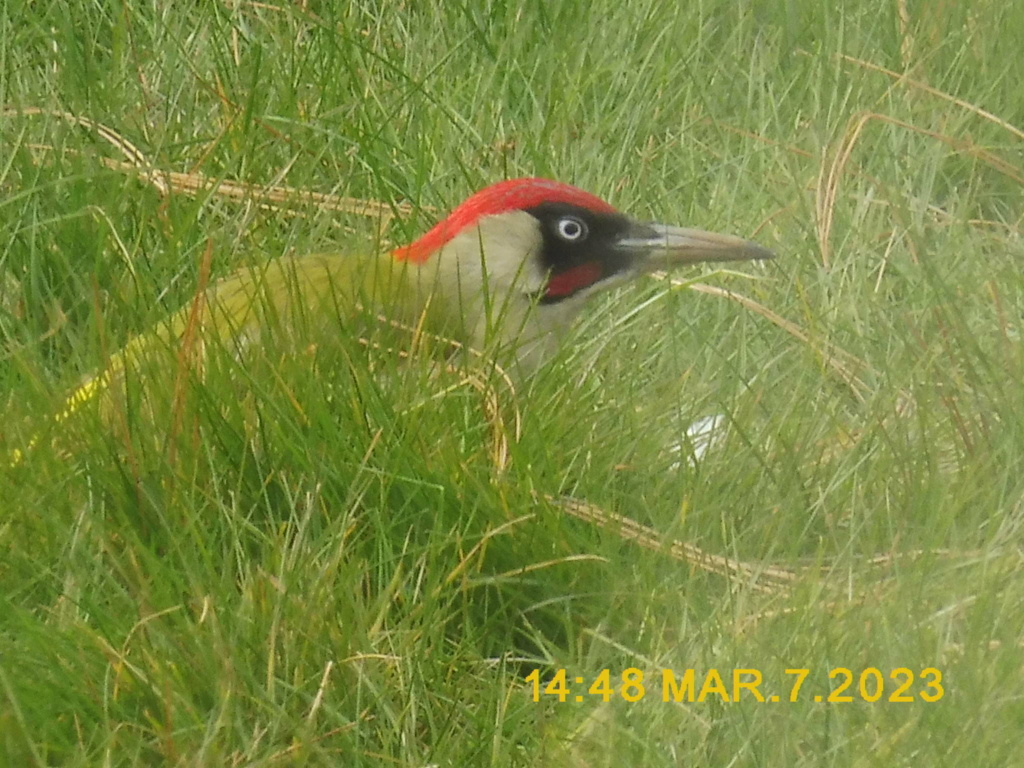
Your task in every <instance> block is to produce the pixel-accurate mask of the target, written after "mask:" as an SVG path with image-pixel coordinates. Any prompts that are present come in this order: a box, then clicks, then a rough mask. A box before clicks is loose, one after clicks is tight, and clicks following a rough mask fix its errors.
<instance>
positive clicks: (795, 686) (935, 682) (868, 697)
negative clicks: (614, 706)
mask: <svg viewBox="0 0 1024 768" xmlns="http://www.w3.org/2000/svg"><path fill="white" fill-rule="evenodd" d="M810 675H811V670H810V669H807V668H797V669H786V670H785V671H784V676H783V677H782V678H781V679H780V680H778V681H777V683H776V685H774V686H771V687H769V686H768V684H766V683H765V676H764V674H763V673H762V672H761V670H759V669H750V668H734V669H724V670H720V669H716V668H714V667H712V668H710V669H707V670H704V671H698V670H696V669H685V670H674V669H662V670H660V671H659V672H655V673H650V674H646V673H644V671H643V670H641V669H637V668H636V667H630V668H629V669H625V670H623V671H622V672H621V673H620V674H617V675H613V674H612V671H611V670H609V669H602V670H601V671H600V672H598V673H597V675H595V676H594V677H593V678H591V679H587V678H584V677H581V676H575V677H574V676H570V675H569V673H568V672H567V671H566V670H565V669H558V670H555V672H554V674H553V675H552V676H551V677H549V678H546V679H544V680H542V679H541V671H540V670H539V669H535V670H533V672H531V673H530V674H528V675H527V676H526V682H527V683H531V684H532V686H533V700H534V701H536V702H540V701H559V702H562V703H564V702H566V701H576V702H582V701H588V700H597V699H600V700H601V701H604V702H608V701H611V700H612V699H613V698H615V697H619V698H621V699H622V700H623V701H627V702H637V701H641V700H642V699H644V698H646V697H648V696H651V697H652V698H655V699H656V700H659V701H663V702H675V703H677V704H678V703H684V702H685V703H688V704H692V703H697V704H700V703H703V702H705V701H709V700H713V701H720V702H723V703H735V702H739V701H756V702H764V703H776V702H790V703H792V702H797V701H814V702H822V703H827V704H843V703H847V702H853V701H866V702H869V703H873V702H876V701H887V702H893V703H897V704H909V703H911V702H915V701H925V702H929V703H931V702H936V701H938V700H939V699H941V698H942V697H943V696H944V695H945V694H946V689H945V688H944V687H943V680H942V671H941V670H939V669H936V668H935V667H925V668H924V669H921V670H918V671H917V672H915V671H914V670H912V669H910V668H909V667H896V668H895V669H891V670H888V671H887V672H883V671H882V670H880V669H878V668H877V667H865V668H864V669H862V670H860V671H854V670H851V669H848V668H847V667H833V668H831V669H829V670H828V673H827V675H828V682H827V685H822V686H815V687H816V688H818V689H819V690H821V693H812V692H811V691H810V687H809V688H808V689H806V690H805V689H804V682H805V681H806V680H807V678H808V677H809V676H810ZM812 679H814V678H812Z"/></svg>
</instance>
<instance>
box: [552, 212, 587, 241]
mask: <svg viewBox="0 0 1024 768" xmlns="http://www.w3.org/2000/svg"><path fill="white" fill-rule="evenodd" d="M558 236H559V237H560V238H562V239H563V240H566V241H568V242H570V243H574V242H576V241H577V240H582V239H583V238H584V237H586V236H587V225H586V224H584V223H583V222H582V221H580V220H579V219H577V218H576V217H575V216H566V217H565V218H562V219H559V220H558Z"/></svg>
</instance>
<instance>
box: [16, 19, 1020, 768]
mask: <svg viewBox="0 0 1024 768" xmlns="http://www.w3.org/2000/svg"><path fill="white" fill-rule="evenodd" d="M832 5H836V6H841V7H842V8H841V9H839V8H838V7H837V8H833V7H831V6H832ZM0 25H2V28H0V33H2V34H0V41H2V42H0V62H2V64H0V103H2V104H3V105H4V112H3V116H2V119H0V343H2V345H3V346H2V360H0V397H2V400H3V408H4V414H5V415H4V419H3V425H2V428H0V449H2V451H3V454H4V455H9V452H11V451H14V450H18V449H21V448H24V447H25V446H26V445H28V444H29V442H30V441H31V440H32V436H33V435H41V437H40V439H39V440H38V441H37V443H36V445H35V447H34V448H32V449H31V450H29V451H27V452H26V455H25V459H24V460H23V461H22V462H20V463H18V464H17V465H12V466H7V463H8V462H4V463H3V465H0V487H2V489H3V493H2V495H0V587H2V588H0V763H4V764H9V765H12V766H14V765H19V766H21V765H82V766H85V765H89V766H92V765H98V764H104V765H135V764H152V765H164V764H167V765H176V764H182V765H211V766H212V765H266V766H271V765H275V766H276V765H346V766H359V765H366V766H369V765H383V766H388V765H395V766H427V765H437V766H449V765H451V766H478V765H479V766H485V765H487V766H534V765H545V766H547V765H551V766H619V765H644V766H652V767H653V766H677V765H708V766H732V765H735V766H868V765H878V766H904V765H906V766H910V765H914V766H918V765H963V764H964V762H965V761H967V760H970V761H971V762H972V763H973V764H976V765H979V766H1001V765H1016V764H1018V761H1019V746H1018V744H1019V741H1020V724H1021V722H1022V721H1024V702H1022V682H1021V668H1022V659H1021V656H1022V650H1021V643H1022V635H1024V575H1022V574H1024V569H1022V568H1021V565H1022V562H1021V561H1022V558H1021V544H1020V542H1021V538H1020V537H1021V533H1020V528H1021V525H1022V522H1024V462H1022V458H1024V456H1022V454H1024V415H1022V414H1024V410H1022V408H1021V403H1022V402H1024V384H1022V382H1024V350H1022V347H1021V337H1020V330H1021V318H1022V314H1024V281H1022V278H1021V265H1022V263H1024V247H1022V245H1021V238H1020V235H1021V210H1022V203H1024V196H1022V194H1021V190H1022V182H1024V133H1022V131H1021V129H1020V128H1019V127H1017V126H1024V99H1022V98H1021V91H1020V77H1019V74H1020V72H1021V71H1022V68H1024V54H1022V52H1021V47H1020V40H1022V39H1024V17H1022V16H1021V14H1019V13H1017V12H1016V9H1015V8H1014V6H1013V4H1011V3H1004V2H996V1H995V0H979V2H974V3H954V2H947V1H945V0H926V2H920V3H904V2H901V0H884V2H859V3H857V2H854V3H843V4H822V3H812V2H808V1H807V0H793V1H792V2H786V3H781V2H780V3H770V2H755V3H734V2H722V1H721V0H710V1H709V2H702V3H695V4H689V3H668V2H653V1H644V0H640V1H639V2H629V3H621V2H595V3H589V4H587V3H548V2H530V3H525V4H523V3H505V2H500V1H499V0H495V1H494V2H488V3H451V2H424V3H405V4H398V3H384V2H381V3H374V2H355V3H352V4H351V5H349V6H345V5H344V4H338V6H337V7H330V6H328V5H322V4H309V5H308V6H307V5H306V4H295V5H291V4H286V3H280V4H275V3H273V2H272V3H250V2H237V3H223V4H220V3H214V2H201V3H188V4H157V7H156V8H151V7H148V6H146V7H143V6H139V7H137V8H136V7H134V6H133V4H119V3H106V2H102V0H98V1H97V2H93V3H85V2H76V1H75V0H72V2H70V3H67V4H41V3H35V4H24V5H23V4H21V3H17V2H11V3H8V4H6V5H5V6H4V7H3V10H2V11H0ZM164 172H177V173H180V174H183V175H181V176H174V177H170V176H167V175H165V174H164ZM154 173H156V175H153V174H154ZM528 174H536V175H544V176H551V177H555V178H559V179H562V180H565V181H570V182H573V183H576V184H578V185H580V186H582V187H585V188H587V189H589V190H591V191H593V192H595V193H597V194H600V195H602V196H605V197H606V198H607V199H609V200H611V201H613V202H614V203H615V204H616V205H617V206H619V207H620V208H622V209H623V210H627V211H630V212H632V213H634V214H636V215H638V216H640V217H642V218H651V219H657V220H661V221H665V222H671V223H679V224H692V225H696V226H701V227H704V228H708V229H717V230H722V231H732V232H736V233H739V234H744V235H747V236H751V237H755V238H756V239H757V240H758V241H760V242H762V243H763V244H765V245H767V246H769V247H772V248H774V249H776V250H777V251H778V253H779V258H778V259H777V260H776V262H774V263H772V264H771V265H768V266H767V268H765V269H760V268H741V269H742V273H741V272H721V273H715V274H708V275H703V276H701V275H699V274H698V273H696V272H695V273H692V274H683V275H679V276H677V277H678V278H679V280H680V281H681V283H680V284H679V285H672V284H669V283H668V282H665V281H657V280H648V281H647V282H645V283H643V284H638V285H636V286H632V287H629V288H627V289H624V290H622V291H620V292H618V293H617V294H616V295H614V296H609V297H607V298H605V299H603V300H601V301H597V302H595V305H594V307H593V308H592V310H593V311H591V312H590V313H588V315H587V316H586V318H585V319H584V321H583V322H582V323H581V325H580V327H579V328H578V329H577V332H576V333H575V334H574V336H573V338H572V339H570V340H569V343H568V344H567V345H566V348H565V351H564V353H563V354H562V355H561V356H560V357H559V358H558V359H557V360H555V361H553V363H552V364H551V365H550V366H548V367H547V368H546V369H545V370H544V371H542V372H541V373H540V374H539V375H538V376H537V378H536V379H535V380H534V381H532V382H530V383H529V384H528V385H525V384H521V385H519V386H517V387H516V388H515V389H514V390H513V389H511V388H510V387H508V386H507V385H506V384H504V383H503V382H502V381H500V380H498V379H494V378H488V377H486V376H481V377H479V378H469V379H467V378H464V377H461V376H460V375H457V374H454V373H449V374H443V375H441V376H440V377H438V376H436V375H431V374H430V361H429V360H425V359H420V358H415V357H414V359H413V360H412V361H411V362H408V363H406V364H404V365H398V364H396V361H395V357H394V352H393V351H389V350H388V349H386V348H385V347H389V346H400V345H401V343H402V341H403V339H402V338H401V333H400V332H398V333H397V334H396V338H389V337H385V338H383V339H382V340H381V342H380V343H379V346H378V347H377V348H371V349H369V350H368V349H366V348H365V347H364V346H362V345H361V344H360V343H359V341H358V340H357V339H353V338H345V337H342V338H338V336H340V334H336V335H335V336H334V337H330V338H316V339H312V340H310V339H306V338H302V337H301V334H292V335H288V334H285V333H281V334H280V335H279V336H278V337H275V338H268V339H267V340H266V346H265V348H264V349H262V350H260V352H259V353H253V354H251V355H249V356H247V358H246V359H245V360H244V365H242V366H241V367H239V366H238V365H236V364H235V363H234V361H233V360H231V359H229V358H228V356H225V355H220V356H218V355H217V354H215V353H214V354H212V355H211V359H210V360H209V362H208V366H207V370H206V371H205V372H204V375H203V377H202V379H198V378H197V377H194V376H191V377H190V376H189V375H188V373H189V372H188V368H187V366H184V365H180V364H179V365H175V359H174V358H173V357H172V358H171V359H170V360H169V361H168V365H167V367H166V369H165V370H164V371H163V372H162V375H150V376H145V377H138V378H137V379H132V380H131V381H130V382H129V384H130V389H131V391H132V393H133V394H132V397H134V398H136V399H143V398H144V399H146V400H147V401H149V402H150V409H151V410H152V411H153V412H154V413H156V414H157V416H156V418H155V419H154V420H153V421H147V420H146V419H145V418H143V416H142V415H141V414H142V413H143V409H142V408H132V407H129V408H127V409H125V410H123V411H122V412H120V413H119V414H115V415H114V416H111V415H110V414H101V413H97V412H95V409H92V410H90V409H83V410H82V411H81V412H80V413H78V414H76V415H75V417H74V418H73V419H69V420H67V421H65V422H62V423H60V424H54V423H53V421H52V419H51V416H52V414H54V413H57V412H59V411H60V410H61V407H62V406H61V403H62V402H63V399H64V398H65V397H66V396H67V394H68V393H69V392H70V391H72V390H73V388H74V386H75V384H76V382H79V381H81V379H82V377H84V376H86V375H88V374H89V373H90V372H94V371H96V370H97V369H98V368H100V367H102V365H103V361H104V360H105V359H106V357H107V356H108V355H109V354H111V353H112V352H113V351H114V350H116V349H117V348H118V347H119V345H120V344H122V343H123V342H124V341H125V340H126V339H127V338H129V336H130V335H131V334H132V333H133V332H138V331H141V330H145V329H146V328H147V327H149V326H151V325H152V324H153V323H155V322H156V321H158V320H159V319H160V318H162V317H163V316H165V315H166V314H167V313H168V312H169V311H171V310H173V309H175V308H177V307H178V306H180V305H182V304H184V303H187V302H188V301H189V299H190V298H191V297H193V296H194V295H195V293H196V287H197V285H199V284H201V283H202V282H203V280H204V277H203V264H204V258H205V257H206V256H207V255H208V256H209V257H210V258H209V260H208V261H209V268H210V270H211V272H212V274H213V276H214V277H215V276H217V275H222V274H226V273H228V272H230V271H231V270H232V269H233V268H235V267H237V266H239V265H241V264H252V263H260V262H261V261H263V260H265V259H267V258H269V257H273V256H277V255H280V254H283V253H290V252H307V251H323V250H334V249H348V248H352V247H353V244H355V246H356V247H358V248H360V249H368V248H372V247H373V244H374V243H375V242H377V241H379V240H383V241H386V242H389V243H394V242H401V241H404V240H406V239H407V238H410V237H413V236H415V234H416V233H419V232H421V231H423V229H425V228H426V227H427V226H428V225H429V223H430V222H432V221H433V220H434V219H435V218H436V216H437V215H439V214H438V211H440V210H443V209H445V208H447V207H450V206H451V205H453V204H455V203H456V202H458V201H459V200H460V199H461V198H462V197H464V196H465V195H466V194H467V193H469V192H470V191H472V190H474V189H476V188H479V187H481V186H483V185H486V184H488V183H490V182H493V181H495V180H497V179H500V178H504V177H508V176H516V175H528ZM204 179H206V180H211V183H212V181H218V180H220V181H227V182H232V183H237V184H238V185H240V186H234V187H226V186H224V187H220V188H218V189H212V188H211V187H210V186H209V185H206V184H205V182H204ZM189 185H198V186H199V189H198V190H196V189H192V188H190V187H189ZM281 186H287V187H291V188H295V189H299V190H303V191H306V192H317V193H321V194H322V195H323V197H319V198H310V197H309V196H306V197H301V196H298V197H297V196H296V195H294V194H288V193H286V192H282V191H281V190H279V189H277V187H281ZM235 192H237V194H234V193H235ZM343 197H352V198H356V199H358V200H360V201H365V202H366V203H368V205H367V206H366V209H365V210H362V211H360V210H356V209H355V208H354V207H353V205H352V204H351V203H350V202H346V201H345V200H343V199H342V198H343ZM373 203H379V204H376V205H375V204H373ZM693 280H700V281H701V282H700V284H698V285H692V284H691V282H690V281H693ZM707 286H710V288H708V287H707ZM694 288H696V289H697V290H696V291H695V290H692V289H694ZM714 289H728V290H730V291H733V292H735V293H734V295H732V296H731V297H730V296H726V295H721V294H720V293H719V294H716V293H714ZM384 371H389V373H384ZM714 414H721V415H722V417H723V418H722V423H723V425H724V428H723V430H722V432H721V439H720V440H719V441H718V442H717V443H716V444H714V445H713V446H712V447H711V448H710V449H709V450H708V451H707V452H706V453H705V454H704V455H703V457H701V458H700V459H699V460H696V461H695V460H693V458H692V455H691V453H692V451H691V448H692V446H691V445H689V444H688V443H687V442H686V438H685V435H686V430H687V428H688V426H689V425H690V424H691V423H692V422H693V421H695V420H696V419H699V418H701V417H705V416H710V415H714ZM517 419H518V420H521V424H522V430H521V434H518V435H517V431H516V421H517ZM680 441H683V443H684V448H683V450H682V451H678V450H676V451H674V450H673V449H672V446H674V445H678V444H679V443H680ZM503 446H504V449H505V450H506V452H507V453H506V455H504V456H503V455H502V454H501V450H502V447H503ZM687 457H689V458H687ZM622 517H625V518H628V519H626V520H624V519H622ZM840 667H841V668H848V669H849V670H850V675H851V676H852V679H853V682H852V684H851V685H850V686H849V688H846V689H845V690H842V691H838V695H840V696H842V695H850V696H852V699H853V700H852V701H839V702H834V703H827V702H825V701H817V702H816V701H815V697H821V698H827V697H828V696H829V695H830V692H832V693H836V692H837V689H839V688H840V687H841V686H842V684H843V682H844V680H845V674H844V673H842V672H836V673H834V674H833V675H832V676H831V678H830V670H833V669H835V668H840ZM538 668H539V669H540V670H541V672H540V676H539V679H540V680H541V682H542V683H543V684H544V685H546V684H547V683H548V681H551V680H555V681H556V682H557V680H558V670H559V669H565V670H566V671H567V680H568V683H569V684H571V686H572V691H571V693H570V695H569V696H568V697H567V700H566V701H565V702H560V701H559V696H558V695H556V694H555V693H552V694H547V695H542V696H541V699H542V700H541V701H540V702H537V703H535V702H534V701H533V696H532V686H531V684H530V683H529V682H527V681H526V677H527V675H528V674H529V673H530V672H531V671H532V670H533V669H538ZM629 668H637V669H640V670H642V671H643V672H644V674H645V680H644V683H645V686H646V688H645V695H644V696H643V697H641V698H640V699H639V700H638V701H633V702H630V701H626V700H625V698H624V696H623V695H622V693H623V691H621V690H620V688H621V685H622V684H621V675H622V674H623V672H624V671H625V670H627V669H629ZM666 668H667V669H672V670H674V671H675V673H676V674H677V676H678V677H679V678H680V679H682V676H683V674H684V672H685V670H686V669H689V668H693V669H695V670H696V678H695V680H696V682H695V691H694V698H695V699H696V698H698V697H697V695H696V694H697V693H698V692H699V691H700V689H701V687H702V683H703V682H704V681H705V678H706V677H707V675H708V670H710V669H716V670H719V672H720V673H721V674H722V676H723V678H724V679H725V684H726V686H725V690H727V691H728V695H727V696H723V695H722V693H721V691H718V692H716V691H715V690H710V691H705V694H706V695H705V696H704V697H703V700H702V701H696V700H694V701H692V702H690V701H682V702H679V703H675V702H663V701H662V698H661V689H662V677H661V674H662V673H661V670H663V669H666ZM737 668H741V669H747V668H752V669H757V670H759V671H760V672H761V674H762V675H763V678H764V681H763V683H762V685H761V688H760V690H761V692H762V693H763V694H764V695H771V694H777V695H779V697H780V699H781V700H780V701H778V702H771V701H769V702H765V703H760V702H758V701H757V700H756V698H755V697H754V696H753V694H752V693H750V692H741V696H740V700H739V701H734V700H732V699H733V696H732V694H733V687H732V683H733V680H732V675H733V670H734V669H737ZM801 668H802V669H807V670H809V672H808V674H807V677H806V680H805V681H804V683H803V685H802V687H801V689H800V691H799V692H798V694H797V695H796V698H797V700H796V701H793V702H790V701H789V700H788V699H789V698H790V693H791V691H792V688H793V685H794V682H795V681H796V679H797V677H798V676H799V675H796V674H787V673H786V670H787V669H801ZM870 668H877V669H878V670H879V674H880V675H881V680H882V683H883V690H882V693H881V698H880V699H879V700H877V701H869V700H866V699H873V698H875V693H876V688H877V683H878V679H877V678H876V677H875V674H874V672H872V671H870ZM900 668H907V670H909V671H908V672H899V671H895V672H894V670H899V669H900ZM927 668H935V669H936V670H938V671H939V672H941V686H942V687H941V689H939V688H938V687H936V680H937V678H936V675H935V674H934V673H930V672H929V673H924V674H922V670H925V669H927ZM605 669H607V670H609V671H610V682H611V683H612V684H613V687H614V688H615V694H614V695H613V696H611V697H610V698H609V700H608V701H604V698H605V697H603V696H601V695H599V693H598V689H595V694H594V695H590V694H589V693H588V692H587V688H589V686H590V684H591V683H592V682H593V681H595V680H597V679H598V678H599V675H600V673H601V671H602V670H605ZM864 670H869V671H867V672H864ZM862 673H863V675H862ZM911 676H912V678H913V680H912V682H911V683H910V684H909V685H908V686H907V687H906V689H905V690H904V692H903V695H904V696H906V697H908V698H909V699H910V701H906V702H899V701H889V699H890V697H891V696H892V695H893V694H894V693H896V688H897V685H898V684H899V682H902V681H906V680H910V677H911ZM577 677H580V678H582V679H583V680H584V681H585V682H584V683H583V684H582V685H580V684H577V683H575V678H577ZM862 678H863V680H862ZM743 679H748V678H743ZM714 682H715V681H714V677H713V676H712V677H711V683H712V684H713V683H714ZM862 682H863V685H862ZM712 688H713V685H712ZM542 690H543V689H542ZM552 690H554V689H552ZM625 693H627V694H634V693H636V692H635V691H634V690H632V689H630V690H627V691H625ZM577 694H580V695H582V697H583V698H584V700H583V701H582V702H577V701H575V697H576V695H577ZM940 694H941V696H940ZM926 697H927V698H931V699H936V698H937V700H934V701H928V700H926ZM634 698H635V696H634ZM684 698H685V697H684ZM897 698H898V697H897Z"/></svg>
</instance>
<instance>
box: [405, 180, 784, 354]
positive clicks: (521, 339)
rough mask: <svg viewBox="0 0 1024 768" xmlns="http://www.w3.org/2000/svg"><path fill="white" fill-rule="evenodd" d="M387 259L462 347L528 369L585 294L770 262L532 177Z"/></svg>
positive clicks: (724, 238) (494, 193)
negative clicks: (406, 272) (653, 277)
mask: <svg viewBox="0 0 1024 768" xmlns="http://www.w3.org/2000/svg"><path fill="white" fill-rule="evenodd" d="M392 255H393V256H394V257H395V258H396V259H397V260H398V261H405V262H409V263H410V264H411V265H415V267H416V268H417V270H418V273H419V276H420V280H421V281H422V282H426V283H428V284H429V285H430V286H431V287H430V290H431V292H432V294H434V295H437V294H441V298H442V299H443V300H444V302H445V304H446V305H447V306H455V307H458V311H457V312H455V313H454V314H455V315H456V316H457V317H458V318H459V321H458V322H459V327H458V328H457V329H456V331H455V332H456V333H457V335H458V336H459V337H460V338H461V339H462V340H464V341H466V342H467V343H469V344H471V345H473V346H476V347H478V348H484V347H485V346H487V345H488V343H489V342H491V341H493V340H494V339H497V340H498V341H499V342H501V343H502V344H506V345H509V346H512V347H514V349H515V356H516V358H517V360H518V361H519V363H520V364H521V365H522V366H525V367H527V368H530V369H532V368H535V367H536V366H537V365H538V364H539V363H540V362H541V361H543V360H544V359H545V358H546V357H547V356H548V355H550V353H551V352H552V351H553V350H554V349H555V348H556V347H557V342H558V340H559V339H560V338H561V337H562V336H563V335H564V332H565V331H566V330H567V327H568V326H569V325H570V324H571V323H572V322H573V320H574V319H575V318H576V316H577V315H578V314H579V311H580V309H581V308H582V305H583V303H584V302H585V300H586V299H587V298H588V297H590V296H592V295H594V294H595V293H598V292H601V291H603V290H606V289H608V288H611V287H614V286H617V285H621V284H623V283H625V282H628V281H630V280H633V279H634V278H636V277H638V276H640V275H643V274H647V273H650V272H653V271H656V270H661V269H672V268H674V267H678V266H681V265H685V264H694V263H697V262H705V261H737V260H749V259H769V258H772V252H771V251H769V250H767V249H765V248H762V247H761V246H759V245H757V244H756V243H753V242H751V241H749V240H744V239H742V238H739V237H734V236H732V235H723V234H717V233H714V232H706V231H703V230H699V229H688V228H683V227H675V226H669V225H665V224H654V223H643V222H640V221H638V220H636V219H633V218H631V217H630V216H627V215H626V214H623V213H620V212H619V211H617V210H616V209H615V208H614V207H612V206H611V205H610V204H608V203H607V202H605V201H604V200H602V199H600V198H599V197H596V196H594V195H592V194H590V193H589V192H585V191H584V190H582V189H578V188H576V187H573V186H570V185H569V184H563V183H560V182H556V181H550V180H547V179H538V178H524V179H512V180H509V181H503V182H499V183H497V184H494V185H492V186H490V187H487V188H485V189H483V190H481V191H479V192H477V193H476V194H474V195H472V196H471V197H469V198H468V199H467V200H465V201H464V202H463V203H462V204H461V205H459V206H458V207H457V208H455V209H454V210H453V211H452V212H451V214H450V215H449V216H448V217H447V218H445V219H444V220H442V221H441V222H440V223H439V224H437V226H435V227H434V228H433V229H431V230H430V231H429V232H427V233H426V234H425V235H423V236H422V237H421V238H419V239H418V240H416V241H415V242H413V243H411V244H410V245H406V246H403V247H401V248H398V249H396V250H395V251H394V252H393V254H392Z"/></svg>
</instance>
